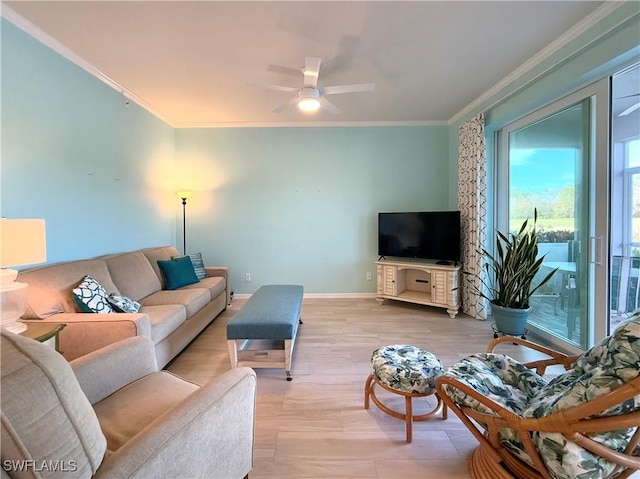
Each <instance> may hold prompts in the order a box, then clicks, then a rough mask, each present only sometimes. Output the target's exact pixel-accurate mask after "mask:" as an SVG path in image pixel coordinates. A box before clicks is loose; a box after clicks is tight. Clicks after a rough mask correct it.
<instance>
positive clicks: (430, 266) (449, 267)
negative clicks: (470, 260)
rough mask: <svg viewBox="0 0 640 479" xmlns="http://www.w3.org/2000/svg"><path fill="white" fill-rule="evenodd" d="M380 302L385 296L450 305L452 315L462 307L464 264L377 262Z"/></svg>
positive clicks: (409, 301)
mask: <svg viewBox="0 0 640 479" xmlns="http://www.w3.org/2000/svg"><path fill="white" fill-rule="evenodd" d="M376 270H377V274H378V276H377V292H376V301H378V304H380V305H382V303H383V302H384V300H385V299H393V300H396V301H406V302H408V303H415V304H424V305H426V306H435V307H437V308H446V310H447V313H449V316H450V317H451V318H455V317H456V314H458V310H459V309H460V293H459V290H458V289H456V288H458V287H459V285H460V266H458V265H456V264H451V263H449V264H438V263H434V262H427V261H411V260H390V259H384V260H379V261H376Z"/></svg>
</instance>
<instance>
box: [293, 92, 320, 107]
mask: <svg viewBox="0 0 640 479" xmlns="http://www.w3.org/2000/svg"><path fill="white" fill-rule="evenodd" d="M298 108H300V110H302V111H303V112H305V113H313V112H316V111H318V110H319V109H320V92H319V91H318V89H317V88H303V89H302V90H301V91H300V94H299V95H298Z"/></svg>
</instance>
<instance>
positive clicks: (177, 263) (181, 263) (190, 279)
mask: <svg viewBox="0 0 640 479" xmlns="http://www.w3.org/2000/svg"><path fill="white" fill-rule="evenodd" d="M158 266H159V267H160V269H161V270H162V273H163V274H164V277H165V279H166V280H167V289H178V288H181V287H183V286H187V285H188V284H193V283H198V282H199V281H200V280H199V279H198V277H197V276H196V272H195V270H194V269H193V264H192V263H191V258H189V257H188V256H181V257H180V258H173V259H170V260H158Z"/></svg>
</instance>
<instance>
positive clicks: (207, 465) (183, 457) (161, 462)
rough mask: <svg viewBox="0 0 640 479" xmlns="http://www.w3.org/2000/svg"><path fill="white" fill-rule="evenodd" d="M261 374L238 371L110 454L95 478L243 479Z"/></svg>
mask: <svg viewBox="0 0 640 479" xmlns="http://www.w3.org/2000/svg"><path fill="white" fill-rule="evenodd" d="M255 394H256V375H255V372H254V371H253V370H252V369H251V368H234V369H232V370H230V371H227V372H226V373H224V374H222V375H221V376H219V377H217V378H215V379H214V380H213V381H211V382H209V383H207V384H206V385H204V386H203V387H201V388H200V389H199V390H197V391H195V392H194V393H193V394H191V395H190V396H189V397H188V398H186V399H185V400H184V401H182V402H181V403H180V404H178V405H176V406H175V407H173V408H171V409H170V410H168V411H167V412H166V413H164V414H163V415H162V416H160V417H158V418H157V419H156V420H155V421H153V422H152V423H151V424H149V425H148V426H147V427H146V428H144V429H143V430H142V431H140V433H138V434H137V435H136V436H135V437H133V438H132V439H131V440H130V441H129V442H127V443H126V444H125V445H124V446H122V447H121V448H120V449H118V450H117V451H115V452H114V453H113V454H111V455H109V456H108V457H107V458H106V459H105V460H104V462H103V463H102V465H101V466H100V468H99V469H98V471H97V473H96V475H95V476H94V478H96V479H100V478H130V477H190V478H196V477H220V478H222V477H224V478H238V479H240V478H242V477H245V476H246V475H247V474H248V473H249V471H250V470H251V467H252V463H253V435H254V414H255Z"/></svg>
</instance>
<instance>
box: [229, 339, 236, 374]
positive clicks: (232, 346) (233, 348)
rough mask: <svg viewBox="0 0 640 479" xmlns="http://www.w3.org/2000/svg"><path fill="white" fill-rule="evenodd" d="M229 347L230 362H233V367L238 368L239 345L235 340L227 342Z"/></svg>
mask: <svg viewBox="0 0 640 479" xmlns="http://www.w3.org/2000/svg"><path fill="white" fill-rule="evenodd" d="M227 347H228V348H229V360H230V361H231V367H232V368H237V367H238V343H237V342H236V340H235V339H228V340H227Z"/></svg>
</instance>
